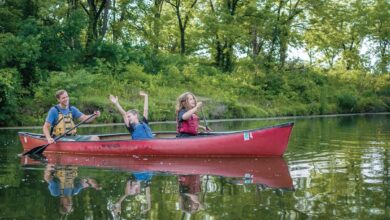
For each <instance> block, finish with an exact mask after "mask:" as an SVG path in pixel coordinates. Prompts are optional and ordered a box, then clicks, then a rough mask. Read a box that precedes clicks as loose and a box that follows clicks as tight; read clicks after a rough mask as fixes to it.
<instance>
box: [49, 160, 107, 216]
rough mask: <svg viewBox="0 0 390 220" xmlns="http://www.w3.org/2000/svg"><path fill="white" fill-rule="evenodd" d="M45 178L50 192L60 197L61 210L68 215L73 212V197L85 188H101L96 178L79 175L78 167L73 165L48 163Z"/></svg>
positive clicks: (61, 212) (62, 213)
mask: <svg viewBox="0 0 390 220" xmlns="http://www.w3.org/2000/svg"><path fill="white" fill-rule="evenodd" d="M44 180H45V181H46V182H47V183H48V188H49V191H50V194H51V195H52V196H54V197H59V212H60V214H61V215H67V214H69V213H71V212H73V200H72V197H73V196H76V195H78V194H79V193H81V191H82V190H83V189H85V188H89V187H91V188H93V189H95V190H100V189H101V187H100V186H99V184H97V182H96V180H94V179H92V178H89V177H79V176H78V167H77V166H72V165H56V164H52V163H48V164H47V165H46V168H45V170H44Z"/></svg>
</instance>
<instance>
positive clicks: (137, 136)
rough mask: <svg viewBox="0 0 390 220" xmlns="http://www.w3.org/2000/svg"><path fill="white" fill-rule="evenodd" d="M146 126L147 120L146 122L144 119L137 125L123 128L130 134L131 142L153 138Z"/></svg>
mask: <svg viewBox="0 0 390 220" xmlns="http://www.w3.org/2000/svg"><path fill="white" fill-rule="evenodd" d="M148 124H149V122H148V120H146V118H142V122H140V123H138V124H130V126H129V127H127V125H125V126H126V128H127V130H128V131H129V132H130V134H131V138H132V139H133V140H141V139H150V138H153V134H152V130H151V129H150V127H149V125H148Z"/></svg>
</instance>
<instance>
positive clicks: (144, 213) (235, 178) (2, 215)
mask: <svg viewBox="0 0 390 220" xmlns="http://www.w3.org/2000/svg"><path fill="white" fill-rule="evenodd" d="M287 121H294V122H295V126H294V128H293V132H292V135H291V138H290V142H289V146H288V149H287V152H286V153H285V155H284V157H283V158H234V159H226V158H223V159H218V158H184V159H183V158H176V159H175V158H143V157H138V156H133V157H127V158H126V157H117V158H107V157H77V156H70V157H69V156H68V157H66V156H57V157H58V161H61V162H58V163H44V162H39V161H33V160H31V159H27V158H19V157H18V156H17V154H19V153H21V152H22V146H21V144H20V142H19V139H18V137H17V132H18V131H20V130H18V129H10V130H0V219H232V220H237V219H389V218H390V115H389V114H381V115H358V116H340V117H322V118H296V119H273V120H243V121H229V122H226V121H225V122H213V123H209V126H210V127H211V128H212V129H213V130H215V131H230V130H243V129H253V128H258V127H262V126H270V125H276V124H279V123H283V122H287ZM151 127H152V130H155V131H160V130H174V124H169V123H168V124H152V125H151ZM25 131H29V132H40V130H37V129H35V130H34V129H28V130H26V129H25ZM112 132H126V130H125V128H124V127H123V126H98V127H82V128H79V133H81V134H83V133H84V134H86V133H94V134H101V133H112Z"/></svg>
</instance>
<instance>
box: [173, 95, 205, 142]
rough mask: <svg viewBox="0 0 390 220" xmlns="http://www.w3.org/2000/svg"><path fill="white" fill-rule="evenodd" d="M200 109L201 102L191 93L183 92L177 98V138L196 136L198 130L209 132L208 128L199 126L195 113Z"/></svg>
mask: <svg viewBox="0 0 390 220" xmlns="http://www.w3.org/2000/svg"><path fill="white" fill-rule="evenodd" d="M201 107H202V102H198V101H197V99H196V97H195V95H194V94H192V93H191V92H185V93H183V94H181V95H180V96H179V98H177V104H176V123H177V133H178V134H177V137H190V136H196V135H198V133H199V130H203V131H209V129H208V128H206V127H204V126H201V125H199V117H198V115H197V114H196V112H197V111H198V110H199V109H200V108H201Z"/></svg>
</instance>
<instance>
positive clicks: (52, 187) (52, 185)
mask: <svg viewBox="0 0 390 220" xmlns="http://www.w3.org/2000/svg"><path fill="white" fill-rule="evenodd" d="M48 188H49V191H50V194H51V195H52V196H56V197H57V196H61V195H62V196H73V195H77V194H79V193H80V191H81V189H83V185H82V184H81V183H78V184H75V186H74V188H64V189H62V190H61V183H60V182H59V181H58V180H55V179H52V180H50V181H49V186H48Z"/></svg>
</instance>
